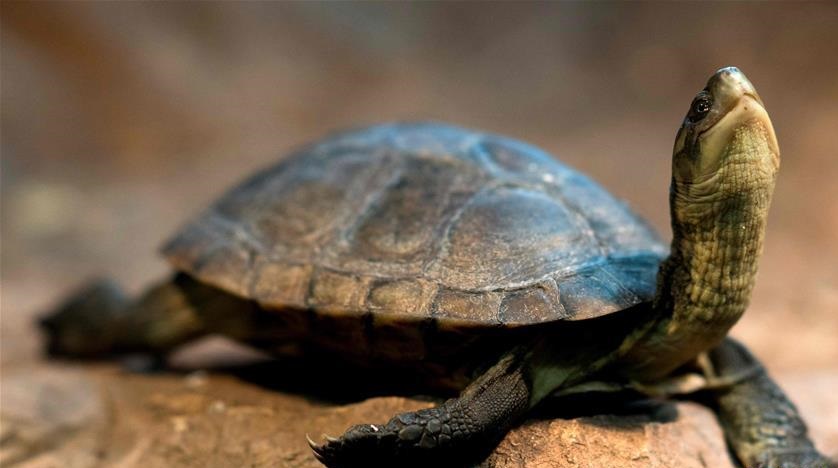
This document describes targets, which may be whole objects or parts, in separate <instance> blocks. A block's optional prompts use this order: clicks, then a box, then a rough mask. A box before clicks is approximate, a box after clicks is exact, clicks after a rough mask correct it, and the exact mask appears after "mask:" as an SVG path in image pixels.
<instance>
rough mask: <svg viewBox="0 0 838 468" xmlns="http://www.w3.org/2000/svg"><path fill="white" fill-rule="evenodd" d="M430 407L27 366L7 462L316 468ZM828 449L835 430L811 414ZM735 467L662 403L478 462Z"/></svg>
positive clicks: (9, 422)
mask: <svg viewBox="0 0 838 468" xmlns="http://www.w3.org/2000/svg"><path fill="white" fill-rule="evenodd" d="M836 380H838V377H836V376H830V375H825V374H814V375H811V376H808V377H807V376H803V375H796V376H793V377H792V378H791V379H790V382H791V383H792V385H790V387H791V388H793V389H794V390H795V393H794V397H795V399H796V400H798V401H799V402H800V403H801V404H800V406H801V408H802V409H803V411H804V413H812V412H815V411H817V412H819V413H821V414H823V415H824V416H825V417H827V416H829V415H830V414H834V413H835V412H836V411H838V407H836V401H835V400H834V398H832V395H831V390H830V389H832V388H835V387H836V384H838V382H836ZM429 405H430V403H428V402H425V401H420V400H415V399H409V398H399V397H380V398H370V399H367V400H364V401H362V402H359V403H351V404H343V405H337V404H327V403H322V402H318V401H313V400H312V399H310V398H309V397H307V396H306V395H304V394H292V393H284V392H279V391H274V390H268V389H264V388H261V387H258V386H255V385H253V384H250V383H246V382H243V381H241V380H239V379H237V378H236V377H234V376H232V375H228V374H217V375H216V374H212V375H206V374H203V373H194V374H189V375H186V376H183V375H177V374H157V375H141V374H131V373H125V372H123V371H120V370H118V369H116V368H115V367H113V366H90V367H84V368H64V367H59V366H45V365H38V366H25V367H19V368H17V369H12V370H10V371H7V372H4V375H3V387H2V406H1V407H0V408H2V438H1V439H0V440H2V445H0V464H2V465H3V466H7V465H13V464H15V463H17V465H15V466H19V467H26V468H35V467H44V468H46V467H72V468H87V467H99V466H116V467H120V468H140V467H143V468H147V467H172V468H178V467H183V468H187V467H190V468H191V467H208V468H213V467H218V468H221V467H230V466H252V467H269V466H270V467H276V466H280V467H289V468H297V467H299V468H303V467H311V468H314V467H318V466H320V465H319V464H318V463H317V461H316V460H315V459H314V457H313V456H312V455H311V453H310V450H309V448H308V446H307V445H306V442H305V435H306V434H310V435H311V436H312V437H314V438H317V437H319V435H320V434H321V433H323V432H325V433H329V434H333V435H334V434H339V433H341V432H342V431H343V430H344V429H345V428H346V427H348V426H350V425H352V424H355V423H360V422H366V421H369V422H376V421H378V422H383V421H386V420H387V419H388V418H389V417H390V416H391V415H393V414H394V413H397V412H401V411H409V410H415V409H418V408H421V407H426V406H429ZM812 421H813V424H812V428H813V435H814V437H815V439H816V440H817V441H818V442H820V443H821V444H820V445H821V448H822V449H823V450H824V451H826V453H835V452H836V451H838V446H836V440H838V428H836V427H834V425H830V423H829V422H828V421H827V420H822V418H818V417H813V419H812ZM603 466H620V467H638V468H640V467H643V468H649V467H653V468H655V467H661V468H664V467H672V468H676V467H677V468H690V467H696V468H698V467H708V466H709V467H714V468H727V467H731V468H732V466H733V465H732V462H731V460H730V459H729V458H728V454H727V451H726V448H725V445H724V440H723V436H722V433H721V430H720V429H719V427H718V424H717V423H716V420H715V418H714V416H713V414H712V413H711V412H710V411H709V410H707V409H705V408H704V407H702V406H700V405H697V404H694V403H689V402H679V403H668V402H667V403H663V404H661V405H660V406H658V407H657V409H654V408H653V409H651V410H644V411H636V412H633V413H632V414H630V415H619V416H617V415H599V416H590V417H580V418H575V419H548V418H546V417H545V419H541V420H538V419H535V420H530V421H527V422H525V423H524V424H522V425H521V426H520V427H518V428H517V429H515V430H513V431H512V432H511V433H510V434H509V435H508V436H507V437H506V438H505V439H504V440H503V441H502V442H501V443H500V445H499V446H498V447H497V448H496V450H495V451H494V453H493V454H492V455H490V456H489V457H488V458H487V459H486V460H485V461H484V462H483V463H482V464H481V467H487V468H488V467H498V468H500V467H503V468H512V467H551V468H571V467H572V468H586V467H590V468H595V467H603Z"/></svg>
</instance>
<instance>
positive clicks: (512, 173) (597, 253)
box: [163, 123, 666, 328]
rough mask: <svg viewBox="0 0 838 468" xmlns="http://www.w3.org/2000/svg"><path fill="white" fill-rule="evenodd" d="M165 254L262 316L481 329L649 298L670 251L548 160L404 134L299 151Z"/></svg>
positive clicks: (418, 130)
mask: <svg viewBox="0 0 838 468" xmlns="http://www.w3.org/2000/svg"><path fill="white" fill-rule="evenodd" d="M163 252H164V254H165V256H166V257H167V258H168V260H169V261H170V262H171V263H172V264H173V265H174V267H175V268H176V269H178V270H180V271H182V272H185V273H187V274H189V275H191V276H193V277H194V278H197V279H198V280H199V281H202V282H204V283H208V284H210V285H213V286H215V287H218V288H221V289H223V290H225V291H227V292H229V293H233V294H235V295H238V296H241V297H244V298H248V299H252V300H255V301H257V302H258V303H259V304H260V305H261V306H262V307H263V308H266V309H278V310H288V311H291V313H300V314H303V313H305V312H304V311H313V313H314V314H316V315H320V316H323V315H331V316H336V317H341V318H345V317H347V316H357V317H367V318H369V317H372V318H373V319H374V320H376V321H379V320H388V321H390V322H391V323H392V322H395V323H403V322H407V321H412V320H413V321H415V320H434V321H435V322H436V324H437V325H438V326H440V327H446V326H447V327H455V328H463V327H465V328H468V327H472V328H474V327H497V326H507V327H515V326H522V325H532V324H539V323H545V322H553V321H559V320H580V319H588V318H593V317H598V316H602V315H605V314H609V313H611V312H615V311H619V310H622V309H626V308H628V307H631V306H633V305H635V304H638V303H641V302H645V301H649V300H650V299H651V298H652V296H653V294H654V291H655V277H656V272H657V269H658V265H659V263H660V261H661V259H662V258H663V256H664V254H665V252H666V248H665V246H664V245H662V244H661V242H660V240H659V239H658V237H657V236H656V234H655V233H654V231H653V230H652V229H651V228H650V227H649V226H648V225H647V224H646V223H645V222H644V221H643V220H642V219H640V218H639V217H638V216H637V215H636V214H634V213H633V212H632V211H631V210H630V209H629V208H628V207H627V206H626V205H625V204H624V203H622V202H621V201H619V200H617V199H616V198H614V197H613V196H612V195H610V194H609V193H608V192H607V191H605V190H603V189H602V188H601V187H600V186H599V185H597V184H596V183H594V182H592V181H591V180H590V179H588V178H587V177H585V176H583V175H581V174H580V173H578V172H576V171H574V170H573V169H570V168H569V167H567V166H566V165H564V164H562V163H560V162H558V161H556V160H555V159H553V158H552V157H551V156H550V155H548V154H547V153H545V152H543V151H541V150H539V149H537V148H534V147H532V146H529V145H526V144H524V143H521V142H518V141H515V140H512V139H509V138H504V137H500V136H496V135H491V134H486V133H479V132H476V131H472V130H467V129H463V128H457V127H453V126H447V125H441V124H433V123H406V124H392V125H380V126H374V127H369V128H364V129H360V130H355V131H349V132H345V133H341V134H337V135H334V136H331V137H328V138H325V139H323V140H321V141H319V142H317V143H315V144H313V145H311V146H309V147H306V148H304V149H302V150H301V151H299V152H297V153H295V154H293V155H291V156H290V157H288V158H286V159H284V160H283V161H281V162H280V163H278V164H277V165H275V166H273V167H271V168H268V169H266V170H264V171H262V172H260V173H258V174H256V175H255V176H254V177H252V178H250V179H249V180H247V181H245V182H244V183H243V184H241V185H239V186H238V187H236V188H234V189H233V190H231V191H230V192H228V193H227V194H225V195H224V196H223V197H221V199H220V200H218V201H217V202H216V203H215V204H214V205H212V206H211V207H210V208H209V209H208V210H207V211H206V212H204V213H203V214H202V215H200V216H199V217H198V218H197V219H195V220H194V221H192V222H191V223H189V224H188V225H187V226H186V227H185V228H184V229H183V230H182V231H181V232H180V233H179V234H177V235H176V236H175V237H174V238H173V239H172V240H171V241H170V242H169V243H168V244H167V245H165V247H164V249H163Z"/></svg>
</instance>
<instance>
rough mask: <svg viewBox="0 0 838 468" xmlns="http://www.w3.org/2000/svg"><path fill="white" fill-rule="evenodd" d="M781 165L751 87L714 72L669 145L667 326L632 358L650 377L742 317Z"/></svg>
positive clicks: (660, 304) (660, 293)
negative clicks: (641, 363) (641, 364)
mask: <svg viewBox="0 0 838 468" xmlns="http://www.w3.org/2000/svg"><path fill="white" fill-rule="evenodd" d="M779 164H780V152H779V150H778V148H777V138H776V137H775V136H774V129H773V127H772V125H771V120H770V119H769V118H768V113H767V112H766V111H765V107H764V106H763V103H762V99H760V97H759V95H758V94H757V92H756V89H755V88H754V86H753V85H752V84H751V82H750V81H748V79H747V78H745V75H744V74H743V73H742V72H741V71H739V70H738V69H736V68H734V67H727V68H722V69H721V70H718V71H717V72H716V73H714V74H713V76H711V77H710V80H709V81H708V82H707V86H705V87H704V89H702V90H701V91H700V92H699V93H698V94H697V95H696V97H695V99H693V101H692V104H690V109H689V112H687V116H686V118H684V122H683V123H682V125H681V129H680V130H679V132H678V137H677V138H676V140H675V148H674V151H673V156H672V187H671V189H670V210H671V215H672V246H671V249H670V254H669V258H667V259H666V261H665V262H664V263H663V264H662V265H661V268H660V273H659V274H658V288H657V295H656V297H655V308H656V309H657V310H659V311H660V314H661V316H663V317H665V318H666V320H663V321H661V322H660V325H659V327H658V328H657V329H656V331H655V332H654V333H651V334H650V335H648V336H649V337H650V339H649V340H648V341H647V342H645V343H644V344H643V345H642V346H640V347H638V351H637V353H639V356H640V357H641V358H642V361H643V362H645V363H647V364H644V370H643V371H644V372H646V375H647V377H649V376H651V377H659V376H661V375H665V374H666V373H667V372H669V371H671V370H672V369H675V368H677V367H678V366H680V365H682V364H683V363H685V362H687V361H688V360H689V359H692V358H693V357H695V356H696V355H697V354H698V353H700V352H702V351H704V350H707V349H711V348H712V347H714V346H716V345H718V344H719V343H720V342H721V341H722V339H723V338H724V337H725V335H726V334H727V332H728V330H729V329H730V327H732V326H733V324H734V323H736V321H737V320H739V318H740V317H741V316H742V314H743V313H744V312H745V310H746V309H747V306H748V302H749V300H750V296H751V290H752V289H753V285H754V281H755V278H756V272H757V266H758V261H759V257H760V254H761V252H762V245H763V238H764V234H765V226H766V220H767V216H768V208H769V205H770V204H771V197H772V194H773V192H774V181H775V179H776V176H777V170H778V168H779ZM650 356H655V357H654V358H652V357H650Z"/></svg>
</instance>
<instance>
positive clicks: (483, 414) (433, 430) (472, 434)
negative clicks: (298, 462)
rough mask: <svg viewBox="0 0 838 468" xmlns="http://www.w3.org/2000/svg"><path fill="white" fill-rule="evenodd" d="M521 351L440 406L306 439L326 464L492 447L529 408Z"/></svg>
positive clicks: (457, 454)
mask: <svg viewBox="0 0 838 468" xmlns="http://www.w3.org/2000/svg"><path fill="white" fill-rule="evenodd" d="M524 354H525V353H524V351H523V350H521V349H515V350H513V351H510V352H509V353H507V354H505V355H504V357H503V358H501V359H500V361H499V362H498V363H497V364H495V365H494V366H493V367H492V368H490V369H489V370H488V371H486V372H485V373H484V374H483V375H481V376H480V377H478V378H477V379H476V380H475V381H474V382H472V383H471V384H470V385H469V386H468V387H467V388H466V389H465V390H463V392H462V393H461V394H460V396H459V398H454V399H451V400H448V401H446V402H445V403H443V404H442V405H440V406H437V407H434V408H429V409H423V410H419V411H416V412H412V413H403V414H399V415H397V416H395V417H394V418H392V419H391V420H390V421H389V422H388V423H387V424H382V425H374V424H363V425H359V426H354V427H352V428H350V429H349V430H347V431H346V432H345V433H344V434H343V436H342V437H340V438H338V439H333V438H328V441H327V442H326V443H325V444H323V445H319V446H318V445H316V444H315V443H314V442H312V441H311V440H309V444H310V445H311V448H312V449H313V450H314V453H315V456H316V457H317V459H318V460H320V461H321V462H322V463H323V464H324V465H326V466H329V467H331V468H338V467H355V466H367V467H369V466H422V465H424V466H430V465H428V463H434V462H436V463H443V464H444V465H445V466H452V465H455V464H458V463H463V462H464V461H465V460H468V459H470V458H473V457H476V456H479V455H481V453H480V452H481V450H490V449H491V448H492V447H494V445H495V444H496V443H497V442H498V441H499V440H500V438H501V437H502V436H503V435H504V434H506V432H507V431H508V430H509V429H510V428H511V426H512V425H513V424H515V423H516V422H517V421H518V420H519V418H520V417H521V416H522V415H523V414H525V413H526V412H527V410H528V409H529V407H530V395H531V382H530V380H529V379H528V378H527V376H526V372H525V369H524V366H523V362H524V360H525V358H524Z"/></svg>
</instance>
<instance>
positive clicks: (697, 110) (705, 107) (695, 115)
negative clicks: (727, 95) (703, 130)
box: [687, 94, 713, 122]
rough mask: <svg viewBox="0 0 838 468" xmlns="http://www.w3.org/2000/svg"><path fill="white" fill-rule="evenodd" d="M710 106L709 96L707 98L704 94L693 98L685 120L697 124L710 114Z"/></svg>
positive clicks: (711, 104) (711, 103)
mask: <svg viewBox="0 0 838 468" xmlns="http://www.w3.org/2000/svg"><path fill="white" fill-rule="evenodd" d="M712 106H713V100H712V99H710V96H707V95H706V94H702V95H699V96H698V97H696V98H695V100H693V103H692V105H691V106H690V112H689V114H687V118H688V119H690V122H698V121H699V120H701V119H703V118H704V116H706V115H707V113H708V112H710V108H711V107H712Z"/></svg>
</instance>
